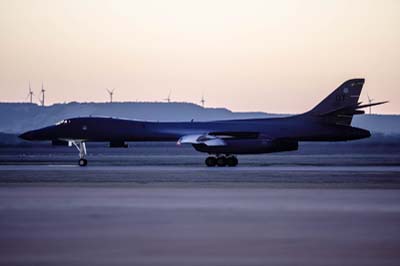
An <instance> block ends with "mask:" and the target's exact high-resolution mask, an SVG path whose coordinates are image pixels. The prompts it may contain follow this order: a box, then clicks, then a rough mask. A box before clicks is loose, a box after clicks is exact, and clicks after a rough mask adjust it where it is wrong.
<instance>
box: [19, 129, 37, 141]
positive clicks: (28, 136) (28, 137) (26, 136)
mask: <svg viewBox="0 0 400 266" xmlns="http://www.w3.org/2000/svg"><path fill="white" fill-rule="evenodd" d="M18 137H19V138H21V139H24V140H33V133H32V131H28V132H25V133H22V134H21V135H19V136H18Z"/></svg>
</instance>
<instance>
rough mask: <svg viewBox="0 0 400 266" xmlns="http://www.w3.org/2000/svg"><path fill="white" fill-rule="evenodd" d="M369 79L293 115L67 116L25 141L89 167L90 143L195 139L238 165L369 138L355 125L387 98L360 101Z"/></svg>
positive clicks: (217, 162) (218, 161)
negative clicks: (44, 144)
mask: <svg viewBox="0 0 400 266" xmlns="http://www.w3.org/2000/svg"><path fill="white" fill-rule="evenodd" d="M363 85H364V79H351V80H348V81H346V82H344V83H343V84H342V85H340V86H339V87H338V88H337V89H336V90H335V91H333V92H332V93H331V94H330V95H329V96H328V97H326V98H325V99H324V100H323V101H322V102H321V103H319V104H318V105H317V106H315V107H314V108H313V109H311V110H310V111H308V112H306V113H303V114H300V115H294V116H289V117H280V118H265V119H240V120H221V121H209V122H195V121H190V122H150V121H137V120H127V119H117V118H106V117H78V118H70V119H65V120H63V121H61V122H59V123H57V124H56V125H53V126H49V127H44V128H41V129H37V130H33V131H28V132H26V133H23V134H22V135H20V138H22V139H25V140H38V141H44V140H48V141H52V143H53V145H66V144H67V145H69V146H72V145H74V146H75V147H76V148H77V149H78V151H79V165H80V166H86V165H87V160H86V158H85V157H86V154H87V153H86V146H85V143H86V142H109V143H110V147H127V146H128V145H127V142H130V141H175V142H177V144H179V145H182V144H191V145H192V146H193V147H194V149H196V150H197V151H199V152H204V153H208V154H209V156H208V157H207V158H206V159H205V164H206V165H207V166H209V167H213V166H220V167H222V166H236V165H237V164H238V159H237V157H236V155H238V154H261V153H272V152H283V151H294V150H297V149H298V147H299V145H298V143H299V142H302V141H348V140H356V139H363V138H368V137H370V136H371V134H370V132H369V131H368V130H365V129H361V128H356V127H352V126H351V122H352V118H353V115H358V114H364V111H362V110H361V109H363V108H365V107H370V106H374V105H379V104H384V103H386V102H387V101H385V102H377V103H369V104H362V103H361V102H359V101H358V100H359V97H360V94H361V90H362V87H363Z"/></svg>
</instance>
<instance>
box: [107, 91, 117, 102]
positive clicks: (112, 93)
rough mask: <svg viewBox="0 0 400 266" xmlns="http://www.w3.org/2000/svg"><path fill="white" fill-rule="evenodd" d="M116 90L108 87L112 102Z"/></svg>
mask: <svg viewBox="0 0 400 266" xmlns="http://www.w3.org/2000/svg"><path fill="white" fill-rule="evenodd" d="M114 90H115V89H112V90H109V89H107V91H108V94H110V103H112V102H113V95H114Z"/></svg>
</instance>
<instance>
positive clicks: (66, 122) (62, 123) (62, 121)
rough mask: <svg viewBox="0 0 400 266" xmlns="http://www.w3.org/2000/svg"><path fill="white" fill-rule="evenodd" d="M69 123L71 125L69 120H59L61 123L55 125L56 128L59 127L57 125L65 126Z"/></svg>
mask: <svg viewBox="0 0 400 266" xmlns="http://www.w3.org/2000/svg"><path fill="white" fill-rule="evenodd" d="M69 123H71V120H69V119H64V120H61V121H59V122H57V123H56V126H59V125H66V124H69Z"/></svg>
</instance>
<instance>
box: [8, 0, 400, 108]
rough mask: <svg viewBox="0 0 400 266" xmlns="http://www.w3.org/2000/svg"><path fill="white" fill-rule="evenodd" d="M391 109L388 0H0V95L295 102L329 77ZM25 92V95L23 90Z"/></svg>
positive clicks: (397, 68) (394, 96)
mask: <svg viewBox="0 0 400 266" xmlns="http://www.w3.org/2000/svg"><path fill="white" fill-rule="evenodd" d="M358 77H363V78H366V83H365V86H364V91H363V95H362V100H363V101H366V99H367V97H366V92H368V93H369V95H370V96H371V97H372V98H374V99H376V100H390V101H391V102H390V103H389V104H387V105H384V106H382V107H376V108H375V109H373V110H374V111H375V112H377V113H400V1H389V0H380V1H379V0H377V1H368V0H363V1H351V0H344V1H323V0H320V1H311V0H310V1H308V0H302V1H295V0H281V1H251V0H246V1H232V0H226V1H218V0H214V1H206V0H201V1H200V0H199V1H189V0H183V1H178V0H168V1H149V0H146V1H144V0H143V1H129V0H127V1H116V0H113V1H101V0H97V1H71V0H67V1H54V0H49V1H33V0H32V1H19V0H10V1H5V0H0V91H1V95H0V101H1V102H17V101H18V102H21V101H26V100H27V98H26V96H27V94H28V82H29V81H30V82H31V86H32V88H33V90H34V92H35V93H36V96H38V94H39V90H40V85H41V82H42V81H43V82H44V86H45V89H46V90H47V92H46V97H47V104H52V103H56V102H70V101H82V102H87V101H98V102H102V101H107V100H108V95H107V92H106V88H115V89H116V90H115V96H114V99H115V101H136V100H139V101H162V100H163V99H164V98H166V97H167V96H168V92H169V91H170V90H172V94H171V98H172V100H173V101H186V102H195V103H197V104H199V102H200V99H201V95H202V93H203V92H204V95H205V99H206V106H208V107H227V108H229V109H231V110H233V111H265V112H278V113H300V112H303V111H305V110H307V109H310V108H311V107H313V105H315V104H316V103H318V102H319V101H320V100H321V99H322V98H324V97H325V96H326V95H328V94H329V93H330V92H331V91H332V90H333V89H335V88H336V87H337V86H338V85H340V83H342V82H343V81H345V80H346V79H350V78H358ZM35 100H37V98H35Z"/></svg>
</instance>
